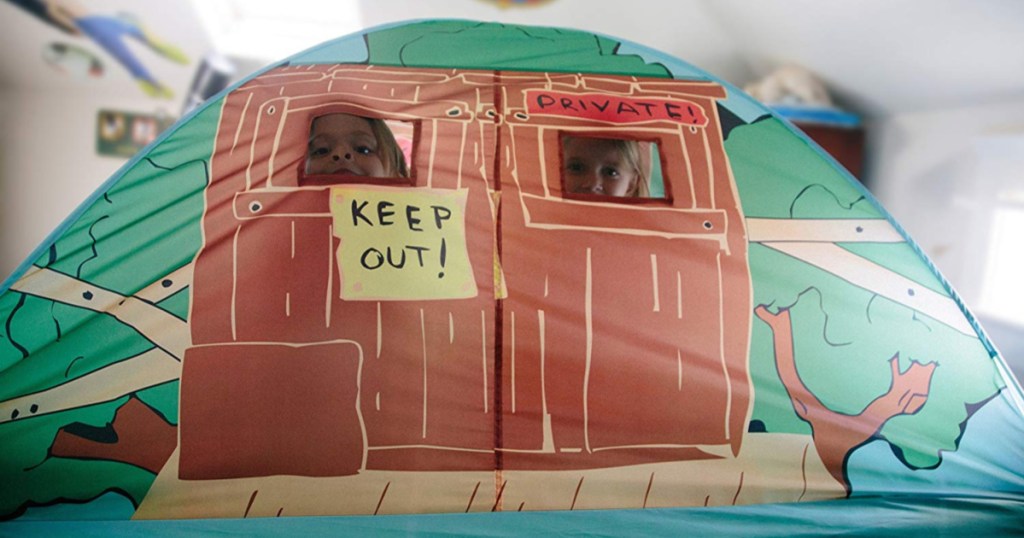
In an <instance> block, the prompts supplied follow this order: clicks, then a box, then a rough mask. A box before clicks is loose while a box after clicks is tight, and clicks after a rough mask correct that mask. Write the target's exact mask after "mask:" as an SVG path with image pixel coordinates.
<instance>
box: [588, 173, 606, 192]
mask: <svg viewBox="0 0 1024 538" xmlns="http://www.w3.org/2000/svg"><path fill="white" fill-rule="evenodd" d="M583 190H584V191H585V192H589V193H594V194H600V193H601V191H603V190H604V189H603V185H602V184H601V179H600V178H599V177H597V176H594V177H591V178H588V181H587V182H586V183H584V184H583Z"/></svg>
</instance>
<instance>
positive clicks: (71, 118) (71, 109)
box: [0, 90, 156, 280]
mask: <svg viewBox="0 0 1024 538" xmlns="http://www.w3.org/2000/svg"><path fill="white" fill-rule="evenodd" d="M101 108H113V109H117V110H129V111H138V112H147V113H152V112H155V111H156V109H155V106H154V101H152V100H148V99H145V98H138V97H132V96H124V95H110V94H105V95H95V94H89V93H85V92H75V91H68V90H52V91H49V92H47V91H39V90H5V91H4V92H2V93H0V280H2V279H6V278H7V277H8V276H9V275H10V274H11V273H12V272H13V271H14V269H15V268H16V267H17V266H18V265H19V264H20V263H21V262H22V261H23V260H24V259H25V258H26V257H27V256H28V255H29V253H30V252H31V251H32V250H33V249H35V248H36V247H37V246H38V245H39V244H40V243H42V241H43V239H45V238H46V236H47V235H48V234H49V233H50V232H52V231H53V230H54V229H55V228H56V227H57V226H58V225H60V223H61V222H63V221H64V219H65V218H67V216H68V215H70V214H71V212H72V211H74V209H75V208H76V207H78V205H79V204H81V203H82V202H83V201H84V200H85V199H86V198H87V197H89V195H90V194H92V193H93V192H94V191H95V190H96V189H97V188H99V186H100V185H101V184H102V183H103V182H104V181H106V179H107V178H108V177H110V175H111V174H113V173H114V172H115V171H116V170H117V169H118V168H119V167H120V166H121V165H123V164H124V163H125V162H126V161H127V159H123V158H116V157H101V156H99V155H97V153H96V149H95V144H96V141H95V140H96V137H95V129H96V114H97V112H98V111H99V109H101Z"/></svg>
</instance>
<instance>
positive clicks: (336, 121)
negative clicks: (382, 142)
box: [306, 114, 387, 177]
mask: <svg viewBox="0 0 1024 538" xmlns="http://www.w3.org/2000/svg"><path fill="white" fill-rule="evenodd" d="M379 149H380V148H378V147H377V137H375V136H374V135H373V129H372V128H371V127H370V122H369V121H367V120H366V118H362V117H359V116H353V115H352V114H328V115H326V116H320V117H319V118H317V119H315V120H314V121H313V129H312V132H310V137H309V150H308V152H307V154H306V173H307V174H348V175H353V176H369V177H385V176H386V175H387V173H386V171H385V169H384V163H383V161H382V160H381V157H380V152H379Z"/></svg>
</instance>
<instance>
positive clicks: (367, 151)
mask: <svg viewBox="0 0 1024 538" xmlns="http://www.w3.org/2000/svg"><path fill="white" fill-rule="evenodd" d="M356 153H358V154H360V155H372V154H373V148H371V147H369V146H359V147H357V148H356Z"/></svg>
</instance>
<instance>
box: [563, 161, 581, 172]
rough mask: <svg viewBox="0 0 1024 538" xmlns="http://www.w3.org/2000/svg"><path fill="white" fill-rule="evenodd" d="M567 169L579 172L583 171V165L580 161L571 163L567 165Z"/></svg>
mask: <svg viewBox="0 0 1024 538" xmlns="http://www.w3.org/2000/svg"><path fill="white" fill-rule="evenodd" d="M565 170H566V171H567V172H572V173H574V174H578V173H580V172H582V171H583V165H582V164H580V163H569V164H566V165H565Z"/></svg>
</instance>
